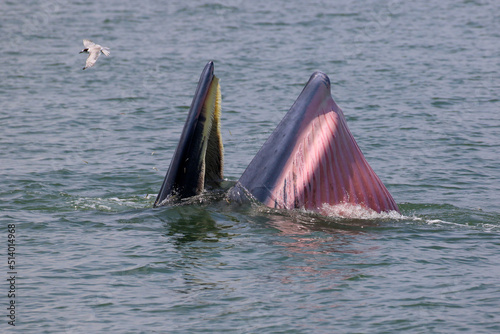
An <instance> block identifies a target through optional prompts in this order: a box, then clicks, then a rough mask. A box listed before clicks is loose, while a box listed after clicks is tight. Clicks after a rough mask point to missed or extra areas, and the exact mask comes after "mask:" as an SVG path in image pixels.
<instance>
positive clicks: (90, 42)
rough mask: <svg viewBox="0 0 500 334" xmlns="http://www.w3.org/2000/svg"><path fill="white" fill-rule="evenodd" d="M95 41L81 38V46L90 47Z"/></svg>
mask: <svg viewBox="0 0 500 334" xmlns="http://www.w3.org/2000/svg"><path fill="white" fill-rule="evenodd" d="M94 44H95V43H94V42H92V41H91V40H90V39H84V40H83V46H85V47H86V48H87V49H88V48H90V47H91V46H92V45H94Z"/></svg>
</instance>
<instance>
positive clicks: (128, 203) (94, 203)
mask: <svg viewBox="0 0 500 334" xmlns="http://www.w3.org/2000/svg"><path fill="white" fill-rule="evenodd" d="M155 197H156V196H155V195H150V194H147V195H145V196H135V197H129V198H118V197H110V198H100V197H94V198H89V197H80V198H77V199H75V200H73V201H71V206H72V207H73V208H74V209H75V210H98V211H108V212H113V211H122V210H123V209H143V208H149V207H152V202H153V201H154V198H155Z"/></svg>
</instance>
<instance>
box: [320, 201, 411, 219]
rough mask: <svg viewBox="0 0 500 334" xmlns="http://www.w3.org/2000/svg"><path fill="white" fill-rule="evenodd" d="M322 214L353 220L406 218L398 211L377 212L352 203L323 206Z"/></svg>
mask: <svg viewBox="0 0 500 334" xmlns="http://www.w3.org/2000/svg"><path fill="white" fill-rule="evenodd" d="M320 212H321V214H323V215H325V216H328V217H340V218H351V219H367V220H373V219H397V220H399V219H404V216H402V215H401V214H400V213H399V212H397V211H389V212H377V211H375V210H373V209H370V208H367V207H364V206H362V205H359V204H352V203H341V204H336V205H329V204H323V206H322V207H321V210H320Z"/></svg>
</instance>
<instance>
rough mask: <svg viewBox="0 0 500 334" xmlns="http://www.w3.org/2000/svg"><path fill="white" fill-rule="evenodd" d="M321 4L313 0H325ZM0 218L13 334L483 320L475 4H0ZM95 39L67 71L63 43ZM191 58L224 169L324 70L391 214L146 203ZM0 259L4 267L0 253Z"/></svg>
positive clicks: (488, 142)
mask: <svg viewBox="0 0 500 334" xmlns="http://www.w3.org/2000/svg"><path fill="white" fill-rule="evenodd" d="M332 3H333V4H332ZM0 12H1V13H2V20H1V21H0V36H2V37H1V41H2V49H1V51H0V55H1V56H2V65H1V66H0V78H1V81H0V106H1V110H0V131H1V135H0V162H1V168H0V173H1V178H2V185H3V186H2V187H1V188H0V198H1V202H0V210H1V215H0V220H1V222H2V234H1V235H2V236H1V238H0V240H1V242H2V244H3V245H4V246H3V247H4V249H7V241H8V231H7V225H8V224H15V225H16V234H15V237H16V268H15V269H16V271H17V280H16V289H17V291H16V297H15V302H16V326H15V327H13V326H11V325H9V324H8V323H7V321H8V318H7V316H6V315H7V312H8V310H6V308H7V307H8V305H9V304H8V303H9V301H10V299H8V298H6V295H7V292H8V289H9V286H8V284H7V283H5V284H3V285H2V287H1V289H3V291H0V294H1V295H2V296H3V297H2V299H1V300H2V306H1V307H2V309H3V310H4V311H3V314H4V315H3V316H2V318H1V319H2V320H1V324H0V326H1V327H0V328H1V330H2V331H8V330H11V331H16V330H17V331H19V332H23V333H103V332H112V333H223V332H227V333H332V332H335V333H396V332H411V333H456V332H459V331H463V332H469V333H494V332H499V331H500V316H499V315H498V309H499V306H500V302H499V300H500V288H499V286H500V285H499V281H500V269H499V268H500V250H499V246H500V243H499V235H500V202H499V200H498V194H499V193H500V182H499V179H500V170H499V168H498V162H499V156H500V145H499V138H500V116H499V115H500V113H499V112H498V111H499V110H500V100H499V98H498V94H499V92H500V79H499V78H500V63H499V59H500V47H499V46H500V33H499V31H500V5H499V4H498V3H497V2H495V1H481V0H478V1H451V0H446V1H441V2H439V3H436V4H430V3H424V2H403V1H394V0H391V1H380V2H377V3H373V2H370V1H360V2H352V1H347V0H345V1H344V0H342V1H335V2H326V1H312V2H307V3H304V2H300V1H275V2H269V1H267V2H264V1H254V2H249V1H218V2H206V1H190V2H186V1H169V2H168V4H162V3H160V2H158V1H153V0H151V1H141V2H133V1H130V0H129V1H117V0H115V1H102V2H97V1H94V2H69V1H65V0H46V1H4V2H3V3H2V5H1V9H0ZM83 38H90V39H92V40H94V41H95V42H97V43H99V44H101V45H103V46H108V47H110V49H111V56H110V57H104V56H101V58H99V60H98V62H97V64H96V66H95V67H93V68H91V69H89V70H85V71H82V70H81V68H82V67H83V65H84V63H85V57H86V56H84V55H82V54H79V53H78V52H79V51H80V50H81V49H83V45H82V42H81V40H82V39H83ZM208 60H214V62H215V71H216V75H217V76H218V77H219V78H220V79H221V89H222V99H223V115H222V127H223V140H224V145H225V159H226V160H225V174H226V177H227V179H228V180H229V181H235V180H237V179H238V177H239V176H240V175H241V173H242V172H243V170H244V168H245V167H246V166H247V165H248V163H249V162H250V160H251V159H252V157H253V156H254V155H255V153H256V152H257V150H258V149H259V148H260V146H261V145H262V144H263V142H264V141H265V139H266V138H267V137H268V136H269V134H270V133H271V131H272V130H273V129H274V128H275V127H276V125H277V123H278V122H279V121H280V120H281V118H282V117H283V115H284V114H285V112H286V111H287V110H288V109H289V108H290V106H291V105H292V103H293V102H294V100H295V99H296V97H297V96H298V94H299V93H300V91H301V90H302V87H303V85H304V84H305V83H306V82H307V80H308V78H309V76H310V74H311V73H312V72H313V71H315V70H321V71H323V72H325V73H326V74H328V75H329V76H330V79H331V82H332V94H333V96H334V98H335V100H336V101H337V103H338V104H339V106H340V107H341V108H342V109H343V110H344V113H345V115H346V117H347V121H348V124H349V126H350V129H351V131H352V133H353V135H354V137H355V138H356V139H357V141H358V144H359V146H360V147H361V149H362V150H363V152H364V154H365V156H366V158H367V159H368V161H369V162H370V164H371V165H372V167H373V168H374V170H375V171H376V172H377V174H378V175H379V176H380V178H381V179H382V180H383V181H384V183H385V184H386V186H387V187H388V189H389V191H390V192H391V193H392V195H393V196H394V198H395V199H396V201H397V202H398V204H399V206H400V208H401V211H402V214H401V215H394V214H384V215H373V214H370V213H366V212H357V216H358V217H359V218H356V219H346V218H340V217H336V216H335V211H332V215H331V216H329V217H322V216H318V215H314V214H310V213H306V212H279V211H278V212H276V211H273V210H269V209H267V208H262V207H257V206H255V207H234V206H231V205H228V204H227V203H225V201H224V200H222V199H220V198H217V197H215V198H207V197H205V196H202V197H200V198H197V199H195V200H193V201H191V204H189V205H184V206H173V207H163V208H159V209H152V203H153V202H154V199H155V196H156V194H157V192H158V190H159V187H160V186H161V183H162V181H163V177H164V175H165V172H166V170H167V168H168V164H169V162H170V158H171V156H172V154H173V151H174V149H175V146H176V145H177V141H178V138H179V135H180V131H181V129H182V126H183V124H184V121H185V118H186V113H187V110H188V108H189V105H190V103H191V99H192V96H193V93H194V90H195V87H196V83H197V80H198V78H199V75H200V73H201V70H202V69H203V66H204V65H205V63H206V62H207V61H208ZM3 256H4V259H3V260H2V261H3V262H4V265H3V266H2V268H3V270H2V271H3V276H4V277H6V278H8V274H7V272H8V271H9V268H8V267H7V264H6V263H7V255H6V254H5V252H4V255H3Z"/></svg>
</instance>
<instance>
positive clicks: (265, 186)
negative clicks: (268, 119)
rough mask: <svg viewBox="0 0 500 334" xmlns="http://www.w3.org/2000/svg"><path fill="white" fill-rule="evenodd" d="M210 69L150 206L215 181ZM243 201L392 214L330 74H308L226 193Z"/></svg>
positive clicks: (217, 144) (218, 151) (218, 164)
mask: <svg viewBox="0 0 500 334" xmlns="http://www.w3.org/2000/svg"><path fill="white" fill-rule="evenodd" d="M213 69H214V68H213V63H212V62H210V63H208V64H207V66H205V69H204V70H203V73H202V75H201V78H200V82H199V84H198V88H197V90H196V93H195V97H194V99H193V103H192V105H191V108H190V111H189V115H188V119H187V121H186V124H185V126H184V130H183V133H182V135H181V140H180V142H179V145H178V147H177V150H176V152H175V154H174V158H173V159H172V162H171V164H170V168H169V170H168V172H167V175H166V176H165V180H164V183H163V185H162V188H161V190H160V193H159V194H158V197H157V200H156V202H155V206H159V205H162V204H165V203H167V202H168V200H169V199H181V198H185V197H190V196H194V195H196V194H199V193H201V192H202V191H203V190H204V189H205V187H207V186H209V185H210V186H215V187H216V186H217V185H218V183H219V182H220V180H222V166H223V154H222V140H221V136H220V125H219V118H220V89H219V88H218V87H219V86H218V79H217V78H216V77H215V76H214V75H213ZM214 92H215V93H214ZM213 96H215V98H211V97H213ZM211 101H214V102H211ZM200 106H201V107H200ZM202 111H203V112H202ZM207 111H208V112H207ZM245 198H252V199H254V200H257V201H259V202H261V203H263V204H265V205H266V206H268V207H271V208H277V209H295V208H303V209H307V210H313V211H318V212H320V213H321V212H322V208H323V207H324V205H325V204H327V205H330V206H334V205H337V204H343V203H347V204H355V205H360V206H363V207H366V208H369V209H372V210H375V211H377V212H382V211H399V209H398V206H397V204H396V202H395V201H394V199H393V198H392V196H391V194H390V193H389V191H388V190H387V188H386V187H385V186H384V184H383V183H382V181H381V180H380V179H379V177H378V176H377V175H376V174H375V172H374V171H373V169H372V168H371V167H370V165H369V164H368V162H367V161H366V159H365V157H364V156H363V153H362V152H361V150H360V149H359V147H358V145H357V143H356V141H355V140H354V137H353V136H352V134H351V132H350V131H349V128H348V127H347V123H346V119H345V117H344V114H343V112H342V110H341V109H340V108H339V107H338V106H337V104H336V103H335V101H334V100H333V98H332V96H331V92H330V79H329V78H328V76H327V75H326V74H324V73H321V72H315V73H313V75H312V76H311V78H310V79H309V81H308V83H307V84H306V86H305V87H304V89H303V91H302V92H301V93H300V95H299V97H298V98H297V100H296V101H295V103H294V104H293V106H292V107H291V108H290V110H289V111H288V113H287V114H286V115H285V116H284V118H283V120H282V121H281V122H280V123H279V125H278V126H277V127H276V129H275V130H274V131H273V133H272V134H271V135H270V137H269V138H268V139H267V141H266V142H265V143H264V145H263V146H262V148H261V149H260V150H259V152H258V153H257V154H256V156H255V157H254V158H253V160H252V161H251V162H250V164H249V165H248V167H247V169H246V170H245V172H244V173H243V175H242V176H241V178H240V179H239V181H238V182H237V183H236V185H235V186H234V187H233V188H231V189H230V190H229V192H228V199H230V200H232V201H236V202H240V201H244V200H245Z"/></svg>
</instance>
